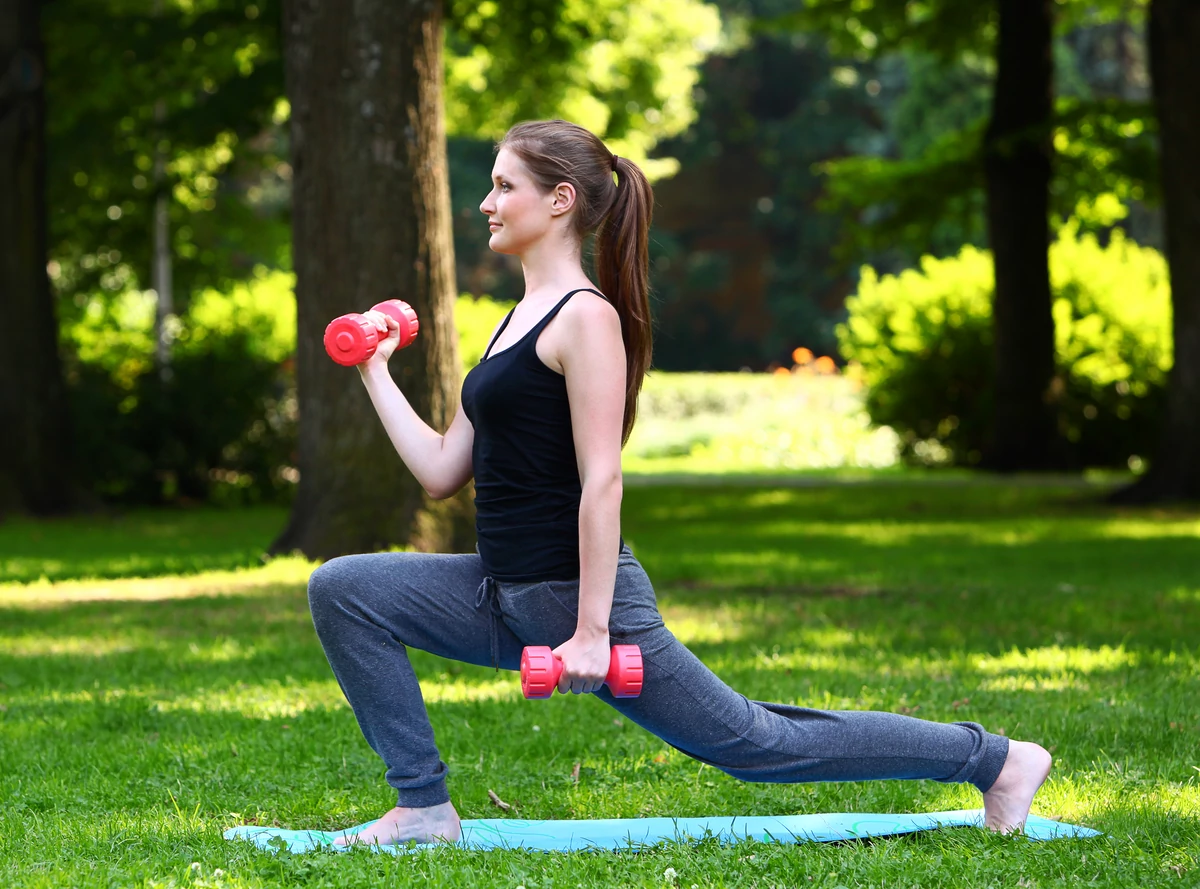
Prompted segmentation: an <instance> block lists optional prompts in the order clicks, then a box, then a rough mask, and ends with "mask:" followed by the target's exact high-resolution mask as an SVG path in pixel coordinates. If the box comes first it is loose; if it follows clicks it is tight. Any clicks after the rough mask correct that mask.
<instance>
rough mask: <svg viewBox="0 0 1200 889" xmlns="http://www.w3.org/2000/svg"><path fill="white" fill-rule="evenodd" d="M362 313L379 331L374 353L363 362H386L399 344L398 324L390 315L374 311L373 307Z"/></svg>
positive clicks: (366, 363)
mask: <svg viewBox="0 0 1200 889" xmlns="http://www.w3.org/2000/svg"><path fill="white" fill-rule="evenodd" d="M363 315H364V316H365V317H366V318H367V319H368V320H370V322H371V323H372V324H374V325H375V329H376V330H377V331H379V345H377V346H376V347H375V354H374V355H372V356H371V357H370V358H368V359H367V360H366V361H364V362H363V364H364V365H368V364H387V362H388V359H389V358H391V357H392V353H393V352H395V351H396V347H397V346H398V345H400V324H399V323H398V322H397V321H396V319H395V318H393V317H392V316H391V315H385V314H384V313H383V312H376V311H375V310H374V309H372V310H370V311H367V312H363Z"/></svg>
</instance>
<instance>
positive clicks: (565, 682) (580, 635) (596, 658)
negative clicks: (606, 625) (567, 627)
mask: <svg viewBox="0 0 1200 889" xmlns="http://www.w3.org/2000/svg"><path fill="white" fill-rule="evenodd" d="M554 656H555V657H557V658H558V659H559V660H561V661H562V665H563V669H562V674H561V675H560V676H559V677H558V690H559V692H561V693H562V694H566V693H567V692H572V693H573V694H577V695H579V694H589V693H591V692H594V691H598V690H599V689H600V686H602V685H603V684H604V677H606V676H607V675H608V665H609V662H610V661H611V659H612V647H611V646H610V645H609V641H608V632H607V631H604V632H602V633H600V632H592V633H584V632H580V631H579V630H576V631H575V635H574V636H572V637H571V638H570V639H568V640H567V641H566V642H564V643H563V644H562V645H560V646H558V648H556V649H554Z"/></svg>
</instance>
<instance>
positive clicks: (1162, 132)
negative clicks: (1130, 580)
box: [1115, 0, 1200, 503]
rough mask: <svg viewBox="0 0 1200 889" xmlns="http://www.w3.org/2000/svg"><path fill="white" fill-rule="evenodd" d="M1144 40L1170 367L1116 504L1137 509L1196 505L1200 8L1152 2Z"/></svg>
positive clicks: (1186, 2)
mask: <svg viewBox="0 0 1200 889" xmlns="http://www.w3.org/2000/svg"><path fill="white" fill-rule="evenodd" d="M1149 36H1150V80H1151V91H1152V93H1153V96H1154V110H1155V114H1156V115H1157V117H1158V132H1159V163H1160V176H1161V177H1162V193H1163V216H1164V225H1165V228H1166V244H1167V264H1168V266H1169V267H1170V270H1171V308H1172V316H1173V317H1172V336H1173V337H1174V344H1175V347H1174V352H1175V364H1174V366H1173V367H1172V368H1171V375H1170V378H1169V380H1168V389H1167V416H1166V422H1165V424H1164V427H1163V431H1162V434H1161V438H1160V439H1159V444H1158V448H1157V450H1156V452H1155V454H1154V457H1153V460H1152V461H1151V463H1150V470H1149V471H1148V472H1147V473H1146V475H1144V476H1143V477H1142V478H1141V479H1139V480H1138V481H1137V482H1136V483H1135V484H1134V485H1132V486H1131V487H1129V488H1126V489H1124V490H1122V491H1120V492H1118V493H1117V495H1116V497H1115V499H1117V500H1119V501H1124V502H1142V503H1145V502H1151V501H1158V502H1161V501H1173V500H1200V246H1198V245H1200V166H1197V163H1196V159H1197V158H1200V100H1198V99H1197V93H1196V85H1197V84H1198V83H1200V54H1198V53H1197V50H1196V48H1197V47H1200V3H1197V2H1196V0H1153V2H1152V3H1151V4H1150V34H1149Z"/></svg>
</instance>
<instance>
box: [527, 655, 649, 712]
mask: <svg viewBox="0 0 1200 889" xmlns="http://www.w3.org/2000/svg"><path fill="white" fill-rule="evenodd" d="M561 675H562V661H561V660H559V659H558V658H557V657H555V656H554V653H553V652H552V651H551V650H550V648H549V647H548V646H545V645H529V646H526V648H525V649H524V650H523V651H522V652H521V692H522V693H523V694H524V695H525V697H527V698H535V699H542V698H548V697H550V695H552V694H554V689H555V688H556V687H557V686H558V678H559V676H561ZM642 677H643V668H642V651H641V649H640V648H638V647H637V646H636V645H614V646H613V647H612V654H611V655H610V656H609V661H608V675H607V676H605V677H604V684H605V685H607V686H608V690H609V691H610V692H612V696H613V697H614V698H636V697H637V696H638V695H640V694H641V693H642Z"/></svg>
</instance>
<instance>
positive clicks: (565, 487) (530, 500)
mask: <svg viewBox="0 0 1200 889" xmlns="http://www.w3.org/2000/svg"><path fill="white" fill-rule="evenodd" d="M579 292H581V291H579V290H572V291H571V292H570V293H568V294H567V295H566V296H564V297H563V298H562V300H560V301H559V303H558V305H556V306H555V307H554V308H553V309H551V310H550V311H549V312H548V313H546V317H544V318H543V319H542V320H541V321H539V322H538V323H537V324H535V325H534V326H533V329H532V330H530V331H529V333H527V334H525V336H523V337H521V339H520V340H518V341H517V342H516V343H515V344H514V345H512V346H510V347H509V348H507V349H503V350H502V351H500V352H497V353H496V354H495V355H491V356H490V357H489V353H490V352H491V351H492V346H493V345H495V342H496V340H497V339H499V337H500V334H502V333H503V332H504V329H505V328H506V327H508V322H509V321H510V320H511V319H512V316H513V313H512V312H509V313H508V317H506V318H505V319H504V323H503V324H502V325H501V326H500V329H499V330H498V331H496V335H495V336H494V337H493V338H492V342H491V343H489V344H488V347H487V351H485V352H484V354H483V358H482V359H481V360H480V362H479V363H478V364H477V365H475V366H474V367H473V368H471V370H470V372H469V373H468V374H467V377H466V379H465V380H463V387H462V405H463V412H464V413H465V414H466V415H467V419H468V420H470V421H471V425H472V426H474V427H475V441H474V444H473V445H472V447H471V460H472V463H473V465H474V470H475V529H476V533H477V536H478V538H479V555H480V557H481V558H482V559H483V569H484V572H485V573H486V574H488V575H490V576H491V577H493V578H495V579H496V580H503V581H508V582H528V581H542V580H574V579H575V578H577V577H579V501H580V497H581V496H582V492H583V488H582V485H581V484H580V481H579V466H578V464H577V463H576V461H575V440H574V438H572V436H571V408H570V405H569V404H568V402H567V381H566V378H565V377H564V376H563V375H562V374H560V373H557V372H556V371H553V370H551V369H550V368H549V367H547V366H546V365H545V364H544V363H542V360H541V359H540V358H538V356H537V340H538V336H539V335H540V334H541V332H542V330H544V329H545V327H546V325H547V324H549V323H550V321H551V319H552V318H553V317H554V316H555V315H557V314H558V311H559V309H561V308H562V307H563V306H564V305H566V303H567V300H569V299H570V298H571V297H572V296H574V295H575V294H576V293H579ZM588 292H589V293H596V291H594V290H589V291H588ZM600 295H601V294H598V293H597V296H600ZM513 311H515V309H514V310H513ZM620 545H622V546H623V545H624V541H621V543H620Z"/></svg>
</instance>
